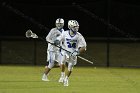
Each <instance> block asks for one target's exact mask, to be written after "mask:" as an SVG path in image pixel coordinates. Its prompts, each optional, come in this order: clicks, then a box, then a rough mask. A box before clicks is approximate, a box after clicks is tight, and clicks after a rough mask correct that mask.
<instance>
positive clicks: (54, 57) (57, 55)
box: [47, 51, 61, 64]
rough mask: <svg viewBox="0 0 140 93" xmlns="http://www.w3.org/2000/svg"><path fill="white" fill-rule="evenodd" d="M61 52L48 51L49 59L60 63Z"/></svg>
mask: <svg viewBox="0 0 140 93" xmlns="http://www.w3.org/2000/svg"><path fill="white" fill-rule="evenodd" d="M60 55H61V54H60V52H59V51H47V61H48V62H49V61H50V60H52V61H56V62H58V63H59V64H60V61H61V59H60Z"/></svg>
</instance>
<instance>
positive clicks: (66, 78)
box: [64, 63, 74, 86]
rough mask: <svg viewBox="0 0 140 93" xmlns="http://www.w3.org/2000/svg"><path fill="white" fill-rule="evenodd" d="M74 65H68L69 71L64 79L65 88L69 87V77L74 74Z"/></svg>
mask: <svg viewBox="0 0 140 93" xmlns="http://www.w3.org/2000/svg"><path fill="white" fill-rule="evenodd" d="M73 67H74V65H73V64H72V63H68V71H67V73H66V76H65V78H64V86H69V77H70V75H71V73H72V70H73Z"/></svg>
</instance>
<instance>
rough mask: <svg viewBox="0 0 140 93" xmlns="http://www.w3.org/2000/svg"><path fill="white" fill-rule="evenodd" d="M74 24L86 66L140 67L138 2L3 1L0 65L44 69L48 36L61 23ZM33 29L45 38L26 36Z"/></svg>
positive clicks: (86, 0) (79, 0) (139, 14)
mask: <svg viewBox="0 0 140 93" xmlns="http://www.w3.org/2000/svg"><path fill="white" fill-rule="evenodd" d="M59 17H61V18H64V20H65V26H64V29H65V30H67V29H68V27H67V22H68V20H70V19H75V20H77V21H78V22H79V24H80V29H79V32H80V33H81V34H82V35H83V36H84V37H85V39H86V41H87V51H86V53H84V54H85V55H82V56H83V57H84V58H86V59H88V60H90V61H94V65H91V64H89V63H88V62H86V61H83V60H81V59H78V65H82V66H87V65H88V66H107V67H109V66H118V67H140V59H139V58H140V43H139V41H140V33H139V31H140V28H139V27H140V26H139V22H140V2H139V1H138V0H0V64H24V65H25V64H28V65H29V64H31V65H42V64H43V65H46V58H47V54H46V51H47V43H46V41H45V39H44V38H45V37H46V35H47V34H48V32H49V30H50V29H51V28H53V27H55V20H56V19H57V18H59ZM28 29H31V30H32V31H33V32H34V33H36V34H37V35H38V36H40V37H41V38H42V37H44V38H42V39H43V40H42V39H31V38H26V37H25V32H26V31H27V30H28Z"/></svg>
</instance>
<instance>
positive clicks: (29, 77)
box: [0, 66, 140, 93]
mask: <svg viewBox="0 0 140 93" xmlns="http://www.w3.org/2000/svg"><path fill="white" fill-rule="evenodd" d="M43 71H44V67H43V66H0V93H140V69H138V68H137V69H136V68H102V67H97V68H94V67H74V69H73V73H72V74H71V77H70V79H69V86H68V87H64V86H63V84H61V83H58V79H59V76H60V69H59V68H53V69H52V70H51V72H50V74H49V79H50V80H51V81H49V82H44V81H41V77H42V74H43Z"/></svg>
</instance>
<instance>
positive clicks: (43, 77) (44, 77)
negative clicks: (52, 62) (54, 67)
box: [42, 74, 50, 81]
mask: <svg viewBox="0 0 140 93" xmlns="http://www.w3.org/2000/svg"><path fill="white" fill-rule="evenodd" d="M42 80H43V81H50V80H49V79H48V78H47V76H46V75H45V74H44V75H43V76H42Z"/></svg>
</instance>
